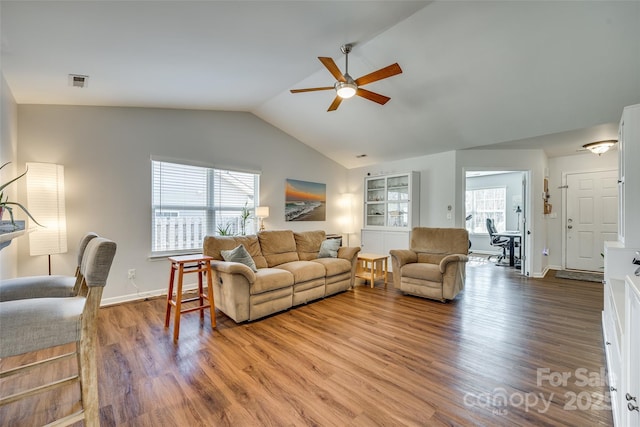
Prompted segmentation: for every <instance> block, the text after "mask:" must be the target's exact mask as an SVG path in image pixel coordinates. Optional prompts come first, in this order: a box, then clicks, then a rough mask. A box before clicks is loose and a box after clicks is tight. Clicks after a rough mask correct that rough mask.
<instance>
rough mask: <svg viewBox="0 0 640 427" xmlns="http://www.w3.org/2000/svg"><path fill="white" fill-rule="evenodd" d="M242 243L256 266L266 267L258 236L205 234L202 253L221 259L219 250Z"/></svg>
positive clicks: (229, 248) (228, 248) (225, 249)
mask: <svg viewBox="0 0 640 427" xmlns="http://www.w3.org/2000/svg"><path fill="white" fill-rule="evenodd" d="M239 245H243V246H244V248H245V249H246V250H247V252H249V255H251V258H253V262H255V264H256V267H257V268H266V267H267V261H266V259H265V258H264V256H263V255H262V251H261V250H260V243H259V242H258V236H255V235H251V236H205V238H204V243H203V248H202V251H203V252H202V253H203V254H205V255H209V256H210V257H213V258H214V259H217V260H220V261H223V260H224V258H223V257H222V254H221V253H220V251H229V250H232V249H235V248H237V247H238V246H239Z"/></svg>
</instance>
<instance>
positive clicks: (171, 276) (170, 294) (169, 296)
mask: <svg viewBox="0 0 640 427" xmlns="http://www.w3.org/2000/svg"><path fill="white" fill-rule="evenodd" d="M175 271H176V266H175V264H174V263H171V270H170V271H169V292H168V293H167V314H166V315H165V317H164V327H165V328H168V327H169V318H170V317H171V302H172V299H173V279H174V276H175Z"/></svg>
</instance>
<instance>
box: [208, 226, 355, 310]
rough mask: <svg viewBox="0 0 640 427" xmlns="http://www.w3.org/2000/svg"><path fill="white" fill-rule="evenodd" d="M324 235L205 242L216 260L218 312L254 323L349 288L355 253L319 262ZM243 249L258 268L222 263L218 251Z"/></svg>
mask: <svg viewBox="0 0 640 427" xmlns="http://www.w3.org/2000/svg"><path fill="white" fill-rule="evenodd" d="M325 238H326V236H325V232H324V231H305V232H296V233H294V232H293V231H291V230H278V231H263V232H260V233H258V234H257V235H251V236H206V237H205V239H204V245H203V253H204V254H205V255H209V256H211V257H213V258H214V261H212V263H211V267H212V269H213V274H214V276H213V280H214V283H213V293H214V296H215V303H216V308H218V309H219V310H220V311H222V312H223V313H225V314H226V315H227V316H229V317H231V318H232V319H233V320H234V321H236V322H244V321H246V320H256V319H259V318H261V317H264V316H268V315H270V314H273V313H277V312H279V311H284V310H287V309H288V308H290V307H293V306H297V305H300V304H304V303H306V302H308V301H312V300H316V299H319V298H323V297H325V296H329V295H333V294H336V293H338V292H342V291H345V290H347V289H350V288H352V287H353V284H354V278H355V271H356V261H357V255H358V252H359V251H360V248H359V247H341V248H339V249H338V254H337V257H336V258H331V257H329V258H318V253H319V252H320V246H321V244H322V242H323V241H324V240H325ZM240 244H242V245H243V246H244V247H245V249H246V250H247V252H248V253H249V255H251V258H252V259H253V262H254V263H255V266H256V267H257V271H255V272H254V271H253V270H252V269H251V268H250V267H248V266H247V265H245V264H243V263H240V262H230V261H224V258H223V256H222V253H221V251H225V250H232V249H234V248H237V247H238V246H239V245H240Z"/></svg>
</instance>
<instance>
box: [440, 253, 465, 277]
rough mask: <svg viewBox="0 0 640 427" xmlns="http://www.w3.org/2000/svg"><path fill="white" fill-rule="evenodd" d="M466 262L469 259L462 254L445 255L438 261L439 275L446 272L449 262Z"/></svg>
mask: <svg viewBox="0 0 640 427" xmlns="http://www.w3.org/2000/svg"><path fill="white" fill-rule="evenodd" d="M467 261H469V257H468V256H466V255H463V254H452V255H447V256H446V257H444V258H442V260H441V261H440V273H442V274H444V272H445V271H446V270H447V265H448V264H449V263H451V262H467Z"/></svg>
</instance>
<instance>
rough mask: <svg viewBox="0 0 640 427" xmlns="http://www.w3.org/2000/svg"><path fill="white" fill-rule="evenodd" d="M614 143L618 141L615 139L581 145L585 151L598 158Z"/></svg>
mask: <svg viewBox="0 0 640 427" xmlns="http://www.w3.org/2000/svg"><path fill="white" fill-rule="evenodd" d="M616 142H618V140H616V139H607V140H604V141H596V142H590V143H589V144H585V145H583V146H582V148H586V149H587V150H589V151H591V152H592V153H593V154H597V155H598V156H600V155H601V154H604V153H606V152H607V151H609V149H610V148H611V147H613V146H614V145H615V144H616Z"/></svg>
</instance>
